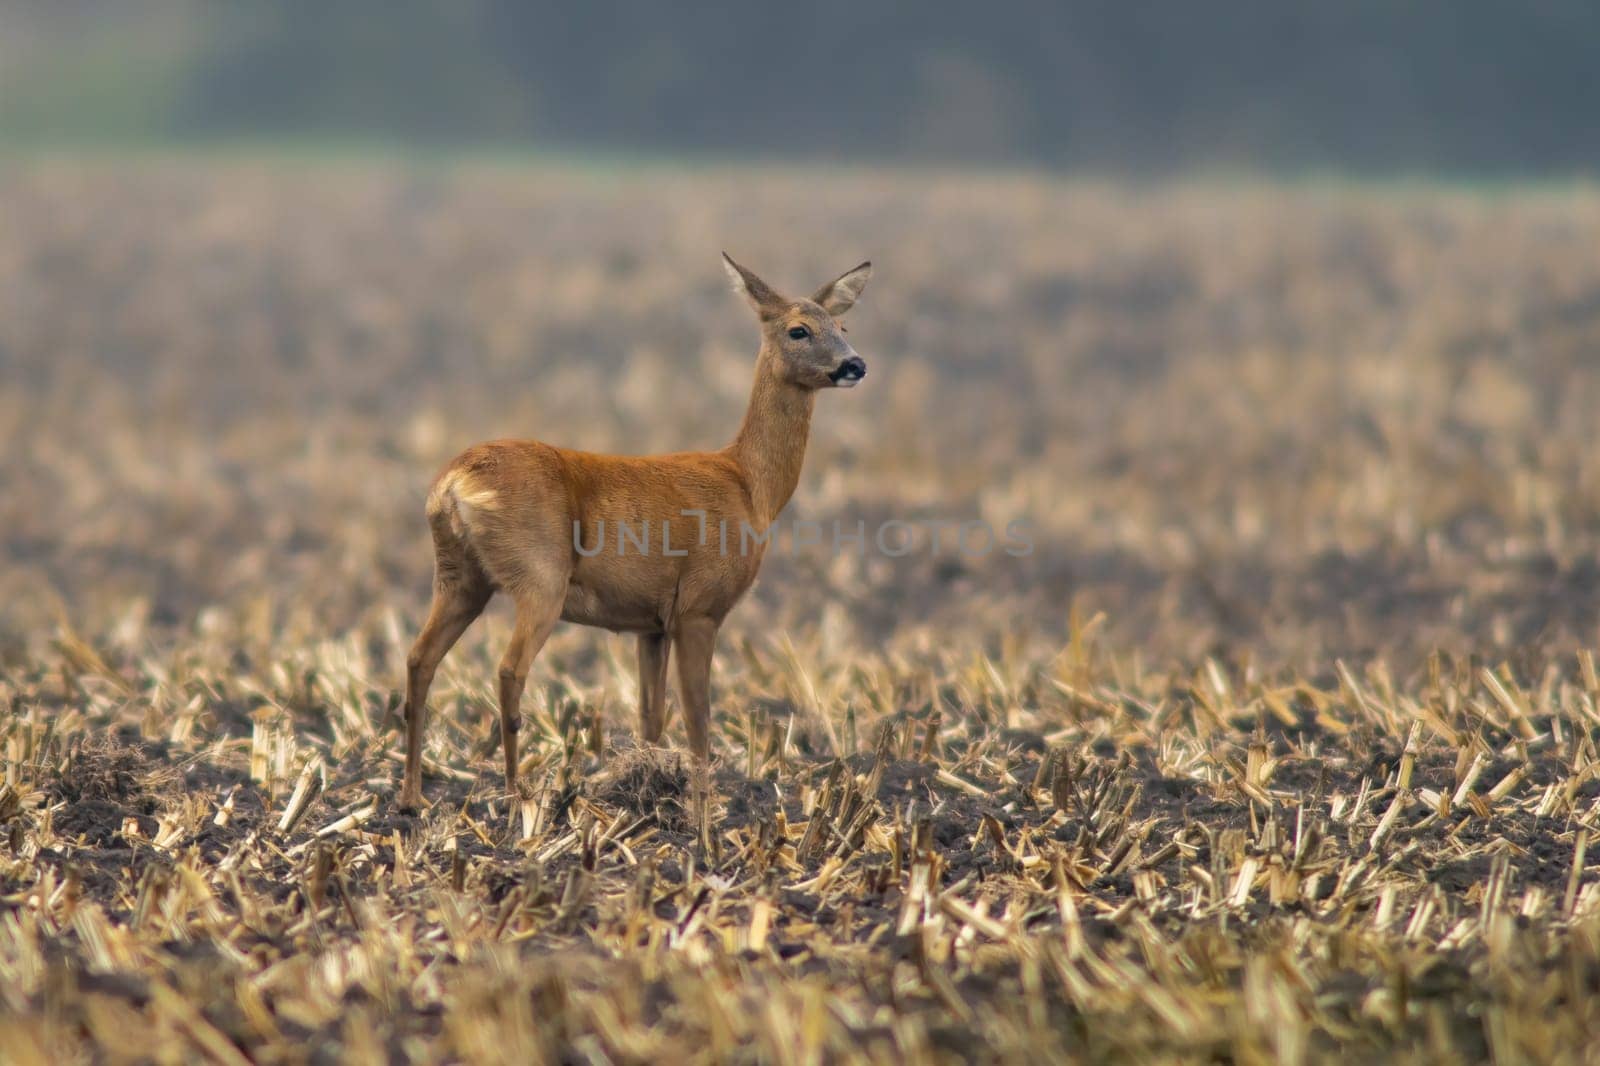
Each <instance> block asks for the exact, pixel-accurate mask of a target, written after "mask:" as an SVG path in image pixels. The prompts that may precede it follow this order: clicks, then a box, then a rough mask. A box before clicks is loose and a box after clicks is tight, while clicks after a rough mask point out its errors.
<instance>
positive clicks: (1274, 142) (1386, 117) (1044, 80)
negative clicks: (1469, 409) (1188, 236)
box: [0, 0, 1600, 176]
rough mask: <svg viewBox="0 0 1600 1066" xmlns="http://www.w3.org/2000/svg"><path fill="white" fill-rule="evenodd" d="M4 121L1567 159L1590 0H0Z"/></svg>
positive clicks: (236, 133)
mask: <svg viewBox="0 0 1600 1066" xmlns="http://www.w3.org/2000/svg"><path fill="white" fill-rule="evenodd" d="M0 21H3V28H0V135H3V136H4V137H5V138H6V139H7V140H10V141H12V142H14V143H15V142H18V141H20V142H23V143H29V142H35V143H38V142H42V143H59V142H62V141H73V142H98V141H103V140H106V139H110V140H115V141H120V142H132V143H147V142H149V141H152V140H157V141H162V142H172V141H180V142H215V141H218V140H222V141H229V140H238V139H244V140H250V141H262V140H269V141H276V142H296V141H298V142H305V141H319V142H322V141H333V142H346V141H355V142H359V143H362V144H367V145H373V144H387V145H403V146H408V147H413V148H429V149H459V148H462V147H472V148H480V149H482V148H500V149H505V148H512V149H519V150H534V151H545V152H548V151H555V150H571V151H605V152H610V153H619V154H622V155H634V154H639V153H649V154H661V155H667V156H679V155H681V154H684V153H693V154H696V155H702V156H707V155H708V156H714V157H728V156H731V157H746V156H760V157H764V158H772V159H781V160H785V161H800V162H810V163H819V162H837V161H861V160H872V161H880V162H881V161H905V162H916V163H965V164H974V163H983V164H990V163H1007V164H1018V163H1022V164H1032V165H1041V166H1048V167H1061V166H1070V167H1089V168H1095V169H1110V170H1116V171H1132V172H1137V173H1150V172H1158V173H1165V172H1172V171H1174V170H1181V169H1186V168H1194V167H1222V168H1269V169H1285V168H1287V169H1302V168H1327V169H1332V170H1335V171H1338V172H1340V173H1348V172H1352V171H1360V172H1376V173H1384V174H1391V173H1396V172H1432V171H1441V170H1442V171H1447V172H1453V173H1455V174H1457V175H1478V176H1481V175H1489V174H1493V175H1527V174H1567V173H1571V172H1573V171H1586V170H1592V168H1593V167H1594V166H1595V164H1596V162H1597V161H1600V138H1597V135H1596V128H1595V123H1594V121H1593V118H1594V114H1593V104H1592V95H1593V94H1592V92H1591V91H1589V90H1591V89H1592V83H1593V77H1594V60H1595V49H1596V41H1597V40H1600V9H1597V8H1596V7H1595V5H1593V4H1588V3H1584V2H1582V0H1538V2H1533V3H1527V4H1506V3H1500V2H1496V0H1420V2H1414V3H1393V2H1390V0H1348V2H1344V3H1338V4H1317V5H1303V4H1281V3H1274V2H1272V0H1223V2H1219V3H1213V4H1205V5H1197V4H1191V3H1183V2H1180V0H1163V2H1158V3H1146V4H1134V5H1129V4H1118V3H1109V2H1100V0H1090V2H1073V3H1062V2H1051V0H1016V2H1011V3H1005V4H1001V5H999V6H997V7H993V8H985V9H978V8H974V7H973V6H972V5H971V4H966V3H953V2H945V0H934V2H928V0H923V2H897V0H884V2H872V3H865V4H861V3H846V2H842V0H818V2H816V3H812V4H808V5H805V6H804V7H803V8H801V9H785V8H774V7H772V6H770V5H759V4H747V3H732V2H727V0H714V2H710V3H704V4H695V5H692V6H689V7H683V6H681V5H671V4H659V3H651V2H648V0H601V2H596V3H589V4H581V5H571V4H568V5H553V4H526V3H518V2H515V0H460V2H457V3H436V2H426V0H390V2H380V0H350V2H346V3H340V4H324V3H316V2H310V0H288V2H283V3H270V4H266V3H262V4H253V3H226V4H219V3H206V2H204V0H128V2H114V0H59V2H55V3H50V4H38V3H28V2H26V0H6V2H5V3H3V4H0Z"/></svg>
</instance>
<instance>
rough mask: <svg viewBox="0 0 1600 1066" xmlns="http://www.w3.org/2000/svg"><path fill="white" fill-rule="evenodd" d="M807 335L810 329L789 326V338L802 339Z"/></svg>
mask: <svg viewBox="0 0 1600 1066" xmlns="http://www.w3.org/2000/svg"><path fill="white" fill-rule="evenodd" d="M809 336H811V331H810V330H809V329H806V328H805V327H804V326H791V327H789V338H790V339H791V340H797V341H803V340H805V339H806V338H807V337H809Z"/></svg>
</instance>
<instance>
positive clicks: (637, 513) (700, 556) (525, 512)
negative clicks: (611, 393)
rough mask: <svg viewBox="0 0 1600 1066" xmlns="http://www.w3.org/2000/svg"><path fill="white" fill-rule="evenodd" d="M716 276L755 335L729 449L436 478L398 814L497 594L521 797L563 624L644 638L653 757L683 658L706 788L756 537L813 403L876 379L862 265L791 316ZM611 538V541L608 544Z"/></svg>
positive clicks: (544, 463)
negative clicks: (508, 608)
mask: <svg viewBox="0 0 1600 1066" xmlns="http://www.w3.org/2000/svg"><path fill="white" fill-rule="evenodd" d="M722 265H723V269H724V270H725V271H726V272H727V275H728V278H729V280H730V281H731V282H732V284H733V288H734V291H735V292H737V293H739V294H740V295H742V296H743V297H744V299H745V301H746V302H747V303H748V304H749V305H750V308H751V309H752V310H753V311H754V312H755V315H756V319H757V322H758V323H759V327H760V332H761V344H760V348H759V350H758V352H757V354H756V360H755V379H754V382H753V384H752V385H751V389H750V402H749V405H748V407H747V408H746V410H745V414H744V420H743V421H742V422H741V423H740V425H739V429H738V432H737V433H736V434H735V435H734V438H733V440H732V442H731V443H729V444H728V445H727V446H726V447H724V448H722V449H720V450H718V451H707V452H678V453H672V454H666V455H649V456H629V455H602V454H596V453H592V452H583V451H575V450H571V449H567V448H561V447H556V446H554V445H550V444H545V443H542V442H540V441H534V440H495V441H489V442H486V443H482V444H477V445H474V446H472V447H470V448H468V449H467V450H466V451H464V452H462V453H461V454H460V455H458V456H456V457H455V458H454V459H452V460H451V461H450V462H449V463H448V464H446V466H445V467H444V469H443V470H442V471H441V472H440V473H439V475H438V477H436V478H435V479H434V481H433V484H432V486H431V488H430V489H429V492H428V497H427V505H426V508H425V513H426V516H427V520H428V528H429V530H430V532H431V533H432V538H433V554H434V576H433V599H432V603H431V605H430V607H429V609H428V615H427V619H426V621H425V622H424V623H423V626H422V630H421V632H420V633H419V634H418V636H417V639H416V642H415V644H414V645H413V646H412V648H411V651H410V653H409V654H408V655H407V657H406V694H405V709H404V722H405V733H406V757H405V772H404V779H403V781H402V784H401V789H400V794H399V797H398V801H397V805H398V807H399V808H400V810H402V811H404V812H407V813H415V812H417V811H419V810H421V809H422V807H423V797H422V744H423V730H424V727H425V725H426V723H427V713H428V712H427V701H428V689H429V687H430V686H431V685H432V683H433V678H434V673H435V671H436V670H437V669H438V667H439V664H440V662H441V661H442V660H443V659H444V657H445V655H446V654H447V653H448V652H449V651H450V649H451V647H453V646H454V645H455V643H456V641H457V640H459V639H460V637H461V635H462V634H463V633H464V632H465V631H466V630H467V627H468V626H470V625H471V624H472V622H473V621H474V620H475V619H476V618H477V617H478V616H479V615H480V614H482V613H483V610H484V608H485V607H486V606H487V605H488V603H489V601H490V599H491V598H492V597H493V595H494V594H495V593H496V592H503V593H505V595H506V596H508V597H509V598H510V599H511V601H512V604H513V607H514V612H515V621H514V623H513V626H512V632H511V639H510V642H509V644H508V646H507V647H506V650H505V654H504V656H503V657H502V658H501V660H500V671H499V697H500V745H501V748H502V749H503V753H504V756H505V781H506V789H507V791H508V792H510V793H511V795H513V796H516V795H517V768H518V762H517V733H518V731H519V727H520V724H521V711H520V703H521V699H522V694H523V688H524V686H525V684H526V683H527V679H528V674H529V672H530V670H531V668H532V666H533V662H534V660H535V659H536V658H537V657H538V655H539V652H540V649H541V648H543V647H544V644H545V642H546V640H547V639H548V638H549V636H550V633H551V631H552V630H553V629H554V627H555V624H556V623H557V622H558V621H567V622H574V623H577V624H579V625H585V626H594V627H598V628H602V629H608V630H610V631H612V632H615V633H630V634H634V635H635V636H636V638H637V641H638V689H639V732H640V739H641V740H642V741H643V742H645V743H646V744H651V745H656V744H659V743H660V742H661V738H662V735H663V733H664V732H665V730H666V726H667V703H666V688H667V672H668V661H669V658H676V660H677V668H678V700H679V703H680V704H681V705H682V708H683V718H684V726H685V731H686V732H687V734H688V740H689V747H690V749H691V752H692V755H693V758H694V761H695V764H696V766H697V767H698V769H699V771H700V772H701V773H704V771H705V769H706V767H707V765H708V763H709V760H710V755H711V743H710V732H709V729H710V718H711V665H712V654H713V650H714V648H715V645H716V640H717V631H718V629H719V628H720V627H721V626H722V624H723V620H724V619H725V618H726V617H727V616H728V613H729V612H730V611H731V610H732V609H733V607H734V605H735V604H737V603H738V602H739V600H740V598H741V597H743V596H744V594H745V593H746V592H747V591H748V590H749V588H750V586H751V584H752V583H753V582H754V581H755V578H756V574H757V572H758V571H759V570H760V568H761V561H762V558H763V557H764V555H765V554H766V548H767V543H768V537H767V536H764V535H763V534H767V533H769V531H770V527H771V525H772V523H773V522H774V521H776V519H777V517H778V513H779V512H780V511H781V510H782V509H783V507H784V505H785V504H787V503H788V502H789V499H790V497H791V496H792V495H793V494H794V491H795V488H796V486H797V485H798V483H799V480H800V470H801V466H802V464H803V462H804V460H805V451H806V442H807V438H808V436H809V434H810V429H811V416H812V408H813V406H814V404H815V402H816V397H817V394H818V393H819V392H821V391H823V390H825V389H836V388H850V387H852V386H854V385H856V384H857V383H859V382H860V381H861V380H862V379H863V378H865V377H866V373H867V364H866V362H865V361H864V360H863V359H862V358H861V356H859V355H857V354H856V351H855V349H854V348H852V347H851V346H850V344H849V342H848V341H846V340H845V337H844V333H845V330H844V327H843V325H842V324H841V323H840V321H839V319H840V317H841V316H842V315H844V313H845V312H846V311H848V310H850V308H851V306H852V305H854V304H855V302H856V300H857V298H858V297H860V295H861V291H862V289H863V288H865V286H866V283H867V279H868V277H869V276H870V275H871V273H872V264H871V263H870V262H865V263H862V264H861V265H860V266H857V267H854V268H852V269H850V270H848V271H846V272H845V273H843V274H841V275H840V276H839V277H837V278H835V279H834V280H833V281H830V282H828V283H827V284H826V285H824V286H822V288H820V289H818V290H817V291H816V292H815V293H814V294H813V295H812V296H811V297H810V298H809V299H790V298H789V297H786V296H782V295H780V294H779V293H778V292H777V290H775V289H774V288H772V286H770V285H768V284H767V283H766V282H765V281H763V280H761V278H760V277H758V276H756V275H755V274H754V273H752V272H751V271H749V270H747V269H746V268H744V267H742V266H740V265H739V264H738V263H736V262H734V261H733V259H731V258H730V257H729V256H728V255H727V253H723V256H722ZM606 530H612V531H614V532H613V534H612V539H611V542H610V543H608V542H607V534H606ZM652 530H653V531H654V533H655V537H654V539H653V540H650V539H649V537H650V533H651V531H652ZM730 530H731V531H732V532H731V533H730ZM747 530H749V531H754V532H755V533H756V535H755V536H745V535H744V534H745V531H747ZM641 531H643V532H644V534H645V538H646V539H645V541H644V542H641V541H640V539H639V536H640V532H641ZM641 548H642V549H643V550H640V549H641Z"/></svg>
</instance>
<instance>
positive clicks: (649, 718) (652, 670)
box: [639, 633, 668, 744]
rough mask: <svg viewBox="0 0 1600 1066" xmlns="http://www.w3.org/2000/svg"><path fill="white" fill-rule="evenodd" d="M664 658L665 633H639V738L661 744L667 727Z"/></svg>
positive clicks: (666, 654)
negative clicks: (662, 735)
mask: <svg viewBox="0 0 1600 1066" xmlns="http://www.w3.org/2000/svg"><path fill="white" fill-rule="evenodd" d="M667 659H668V644H667V635H666V634H665V633H643V634H640V636H639V739H640V740H642V741H644V742H645V743H646V744H659V743H661V734H662V733H663V732H665V731H666V728H667Z"/></svg>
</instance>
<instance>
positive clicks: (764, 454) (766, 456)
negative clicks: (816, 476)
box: [729, 357, 816, 522]
mask: <svg viewBox="0 0 1600 1066" xmlns="http://www.w3.org/2000/svg"><path fill="white" fill-rule="evenodd" d="M815 400H816V393H814V392H813V391H811V390H810V389H802V388H800V387H799V386H797V385H792V384H790V383H789V382H786V381H783V380H782V379H780V378H779V377H778V375H777V373H776V372H774V370H773V368H772V367H771V366H770V365H769V363H768V361H767V359H766V358H764V357H763V358H761V359H759V360H758V361H757V364H756V380H755V385H754V386H752V387H751V390H750V407H749V408H748V409H747V410H746V411H745V413H744V422H743V423H742V424H741V425H740V426H739V434H738V436H736V437H734V438H733V444H731V445H730V446H729V450H730V451H731V452H732V453H733V457H734V459H735V461H737V462H738V464H739V466H740V467H741V468H742V469H743V470H744V472H745V477H746V478H747V479H748V480H749V484H750V494H751V496H752V497H753V502H754V504H755V508H756V511H757V513H758V514H759V515H761V516H762V517H764V518H765V519H766V520H767V521H768V522H771V521H772V520H773V519H774V518H777V517H778V512H779V511H781V510H783V505H784V504H786V503H788V502H789V497H790V496H793V495H794V488H795V485H797V484H799V482H800V467H801V466H802V465H803V464H804V463H805V458H806V438H807V436H808V435H809V434H810V432H811V408H812V404H813V403H814V402H815Z"/></svg>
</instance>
